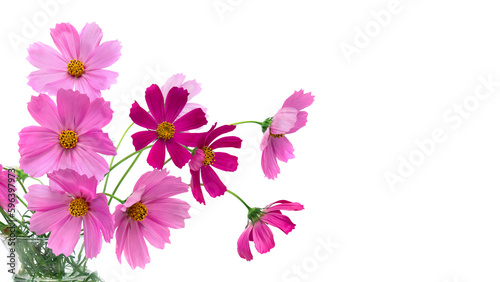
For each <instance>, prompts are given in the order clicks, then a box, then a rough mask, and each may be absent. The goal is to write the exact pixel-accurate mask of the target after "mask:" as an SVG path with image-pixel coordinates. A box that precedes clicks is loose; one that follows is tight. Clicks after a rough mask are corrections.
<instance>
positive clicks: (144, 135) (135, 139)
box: [132, 130, 158, 151]
mask: <svg viewBox="0 0 500 282" xmlns="http://www.w3.org/2000/svg"><path fill="white" fill-rule="evenodd" d="M156 138H158V134H156V131H149V130H146V131H139V132H136V133H134V134H132V144H134V148H135V150H136V151H139V150H141V149H142V148H144V147H146V146H147V145H149V144H151V142H153V141H155V140H156Z"/></svg>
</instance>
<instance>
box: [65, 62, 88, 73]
mask: <svg viewBox="0 0 500 282" xmlns="http://www.w3.org/2000/svg"><path fill="white" fill-rule="evenodd" d="M84 71H85V68H84V67H83V63H82V62H81V61H80V60H71V61H69V64H68V73H69V74H70V75H72V76H74V77H80V76H82V74H83V72H84Z"/></svg>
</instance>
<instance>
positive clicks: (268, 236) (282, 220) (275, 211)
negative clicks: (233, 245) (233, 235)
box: [238, 200, 304, 261]
mask: <svg viewBox="0 0 500 282" xmlns="http://www.w3.org/2000/svg"><path fill="white" fill-rule="evenodd" d="M303 209H304V206H302V205H301V204H299V203H292V202H289V201H285V200H281V201H277V202H274V203H272V204H270V205H268V206H266V207H265V208H264V209H262V210H261V209H259V208H253V209H251V210H250V211H249V212H248V218H249V222H248V224H247V227H246V229H245V231H243V233H242V234H241V236H240V238H239V239H238V254H239V255H240V257H241V258H244V259H246V260H248V261H250V260H252V259H253V256H252V252H251V251H250V241H253V242H254V243H255V249H257V252H259V253H261V254H264V253H267V252H269V251H270V250H271V249H272V248H274V238H273V233H272V232H271V229H270V228H269V227H268V226H267V225H268V224H270V225H272V226H274V227H277V228H279V229H281V231H283V232H284V233H285V234H288V233H290V232H291V231H292V230H293V229H294V228H295V224H294V223H293V222H292V221H291V220H290V218H288V217H287V216H286V215H283V214H282V213H281V211H282V210H285V211H300V210H303Z"/></svg>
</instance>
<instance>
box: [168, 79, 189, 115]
mask: <svg viewBox="0 0 500 282" xmlns="http://www.w3.org/2000/svg"><path fill="white" fill-rule="evenodd" d="M188 95H189V93H188V92H187V90H185V89H183V88H178V87H172V89H170V91H168V94H167V98H166V100H165V121H166V122H170V123H173V122H174V120H175V119H176V118H177V116H178V115H179V114H180V113H181V111H182V109H183V108H184V106H185V105H186V103H187V97H188Z"/></svg>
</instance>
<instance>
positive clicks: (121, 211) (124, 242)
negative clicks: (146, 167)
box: [113, 170, 190, 268]
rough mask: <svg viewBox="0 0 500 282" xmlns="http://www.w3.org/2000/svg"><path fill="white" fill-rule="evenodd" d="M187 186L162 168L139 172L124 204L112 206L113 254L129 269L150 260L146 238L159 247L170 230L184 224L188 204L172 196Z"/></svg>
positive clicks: (185, 190) (162, 245) (166, 239)
mask: <svg viewBox="0 0 500 282" xmlns="http://www.w3.org/2000/svg"><path fill="white" fill-rule="evenodd" d="M187 191H188V186H187V185H186V184H185V183H183V182H182V181H181V179H180V178H179V177H173V176H170V175H168V172H167V171H165V170H153V171H150V172H146V173H145V174H143V175H142V176H141V177H140V178H139V180H138V181H137V183H136V184H135V186H134V190H133V193H132V195H131V196H130V197H129V198H128V199H127V201H126V202H125V204H123V205H121V204H120V205H118V206H116V210H115V212H114V214H113V216H114V219H115V228H116V256H117V257H118V261H120V263H121V257H122V253H125V258H126V259H127V262H128V264H129V265H130V266H131V267H132V268H136V267H137V266H138V267H140V268H144V267H145V266H146V264H147V263H149V262H150V258H149V252H148V248H147V246H146V241H145V240H144V239H146V240H148V242H149V243H150V244H151V245H152V246H153V247H155V248H158V249H163V248H164V247H165V243H170V240H169V237H170V229H169V228H174V229H178V228H182V227H184V220H185V219H187V218H189V213H188V210H189V208H190V206H189V204H188V203H186V202H184V201H182V200H179V199H175V198H171V197H172V196H174V195H177V194H180V193H185V192H187Z"/></svg>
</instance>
